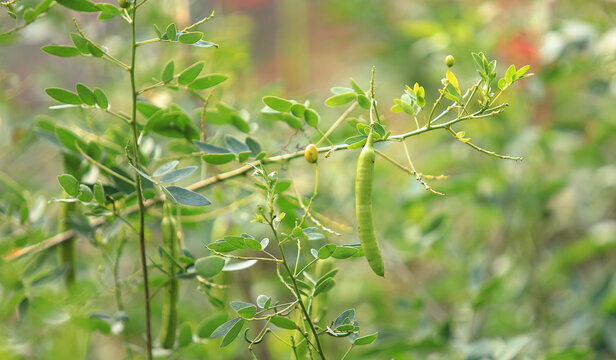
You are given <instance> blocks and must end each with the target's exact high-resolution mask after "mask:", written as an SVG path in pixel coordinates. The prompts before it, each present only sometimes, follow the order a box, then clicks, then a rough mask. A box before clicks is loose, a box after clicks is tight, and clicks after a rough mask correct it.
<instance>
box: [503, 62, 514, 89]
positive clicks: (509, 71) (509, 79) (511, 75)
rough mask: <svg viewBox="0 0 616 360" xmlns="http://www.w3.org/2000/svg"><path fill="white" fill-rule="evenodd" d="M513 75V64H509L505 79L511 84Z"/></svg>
mask: <svg viewBox="0 0 616 360" xmlns="http://www.w3.org/2000/svg"><path fill="white" fill-rule="evenodd" d="M514 76H515V65H513V64H512V65H510V66H509V68H508V69H507V72H506V73H505V80H506V81H507V83H508V84H511V83H512V82H513V77H514Z"/></svg>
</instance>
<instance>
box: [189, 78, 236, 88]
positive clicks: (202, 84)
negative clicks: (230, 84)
mask: <svg viewBox="0 0 616 360" xmlns="http://www.w3.org/2000/svg"><path fill="white" fill-rule="evenodd" d="M228 78H229V77H228V76H227V75H223V74H210V75H205V76H201V77H199V78H197V79H196V80H195V81H193V82H192V83H190V85H188V87H189V88H190V89H193V90H205V89H209V88H211V87H213V86H216V85H218V84H220V83H222V82H224V81H226V80H227V79H228Z"/></svg>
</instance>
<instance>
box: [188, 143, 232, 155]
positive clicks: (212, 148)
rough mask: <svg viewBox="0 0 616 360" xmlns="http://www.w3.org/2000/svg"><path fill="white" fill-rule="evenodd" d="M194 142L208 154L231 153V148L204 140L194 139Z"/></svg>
mask: <svg viewBox="0 0 616 360" xmlns="http://www.w3.org/2000/svg"><path fill="white" fill-rule="evenodd" d="M193 144H195V146H197V147H198V148H199V150H201V151H202V152H204V153H206V154H230V153H231V151H230V150H229V149H225V148H222V147H219V146H216V145H212V144H208V143H204V142H202V141H193Z"/></svg>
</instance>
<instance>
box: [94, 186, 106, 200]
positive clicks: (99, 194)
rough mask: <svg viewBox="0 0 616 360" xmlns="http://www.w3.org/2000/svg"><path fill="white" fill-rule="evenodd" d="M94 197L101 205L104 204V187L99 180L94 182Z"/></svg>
mask: <svg viewBox="0 0 616 360" xmlns="http://www.w3.org/2000/svg"><path fill="white" fill-rule="evenodd" d="M94 199H96V202H97V203H99V204H101V205H103V204H105V188H104V187H103V184H102V183H101V182H100V181H97V182H96V184H94Z"/></svg>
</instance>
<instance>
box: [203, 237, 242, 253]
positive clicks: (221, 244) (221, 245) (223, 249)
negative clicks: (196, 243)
mask: <svg viewBox="0 0 616 360" xmlns="http://www.w3.org/2000/svg"><path fill="white" fill-rule="evenodd" d="M207 248H208V249H210V250H212V251H216V252H220V253H227V252H231V251H233V250H236V249H237V248H236V247H235V246H233V245H231V244H230V243H228V242H226V241H224V240H217V241H214V242H213V243H209V244H208V245H207Z"/></svg>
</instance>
